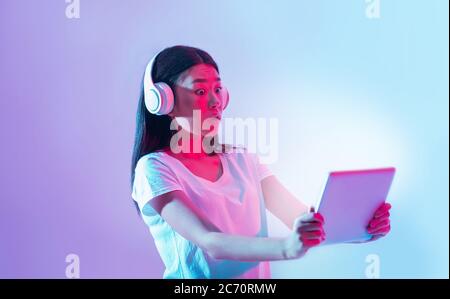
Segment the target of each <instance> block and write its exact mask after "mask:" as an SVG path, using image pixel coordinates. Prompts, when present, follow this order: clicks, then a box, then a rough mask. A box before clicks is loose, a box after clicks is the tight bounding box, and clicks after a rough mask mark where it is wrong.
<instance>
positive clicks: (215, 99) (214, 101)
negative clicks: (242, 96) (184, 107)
mask: <svg viewBox="0 0 450 299" xmlns="http://www.w3.org/2000/svg"><path fill="white" fill-rule="evenodd" d="M208 105H209V107H210V108H211V109H214V108H215V109H217V108H219V107H222V98H221V96H220V94H217V93H215V92H212V93H211V94H210V96H209V99H208Z"/></svg>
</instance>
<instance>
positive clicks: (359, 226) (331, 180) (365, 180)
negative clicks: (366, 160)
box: [316, 167, 395, 244]
mask: <svg viewBox="0 0 450 299" xmlns="http://www.w3.org/2000/svg"><path fill="white" fill-rule="evenodd" d="M394 174H395V168H393V167H390V168H380V169H368V170H352V171H335V172H331V173H330V174H329V176H328V180H327V183H326V185H325V188H324V190H323V194H322V198H321V200H320V202H319V205H318V208H317V209H316V210H317V211H318V212H320V213H321V214H322V215H323V216H324V218H325V224H324V230H325V233H326V240H325V241H324V242H323V243H322V244H335V243H342V242H349V241H359V240H367V239H369V238H370V237H371V236H370V235H369V234H368V233H367V231H366V228H367V225H368V224H369V221H370V220H371V219H372V216H373V215H374V213H375V211H376V209H377V208H378V207H379V206H380V205H381V204H382V203H383V202H384V201H385V200H386V198H387V195H388V192H389V188H390V186H391V183H392V179H393V177H394Z"/></svg>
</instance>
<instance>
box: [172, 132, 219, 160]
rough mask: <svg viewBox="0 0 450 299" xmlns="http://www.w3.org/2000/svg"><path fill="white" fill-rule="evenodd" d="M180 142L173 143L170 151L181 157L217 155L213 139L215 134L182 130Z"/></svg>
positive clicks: (198, 157)
mask: <svg viewBox="0 0 450 299" xmlns="http://www.w3.org/2000/svg"><path fill="white" fill-rule="evenodd" d="M182 131H183V132H182V133H181V134H182V135H181V136H182V138H181V139H180V140H179V142H177V143H174V144H171V146H170V147H169V151H171V153H172V154H174V155H176V156H179V157H181V158H189V159H202V158H206V157H208V156H212V155H215V152H214V143H213V141H214V140H213V139H216V138H217V135H215V136H209V135H208V136H205V135H198V134H193V133H192V132H187V131H185V130H182Z"/></svg>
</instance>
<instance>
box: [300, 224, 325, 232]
mask: <svg viewBox="0 0 450 299" xmlns="http://www.w3.org/2000/svg"><path fill="white" fill-rule="evenodd" d="M314 230H323V226H322V225H321V224H319V223H309V224H304V225H302V226H300V227H298V228H297V231H298V232H307V231H314Z"/></svg>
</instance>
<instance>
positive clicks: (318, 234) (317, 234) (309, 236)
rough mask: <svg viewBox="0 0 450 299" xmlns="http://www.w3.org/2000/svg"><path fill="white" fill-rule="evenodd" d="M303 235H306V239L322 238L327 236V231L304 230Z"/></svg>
mask: <svg viewBox="0 0 450 299" xmlns="http://www.w3.org/2000/svg"><path fill="white" fill-rule="evenodd" d="M301 237H304V238H306V239H313V238H322V237H325V232H323V231H319V230H315V231H308V232H302V233H301Z"/></svg>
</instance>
